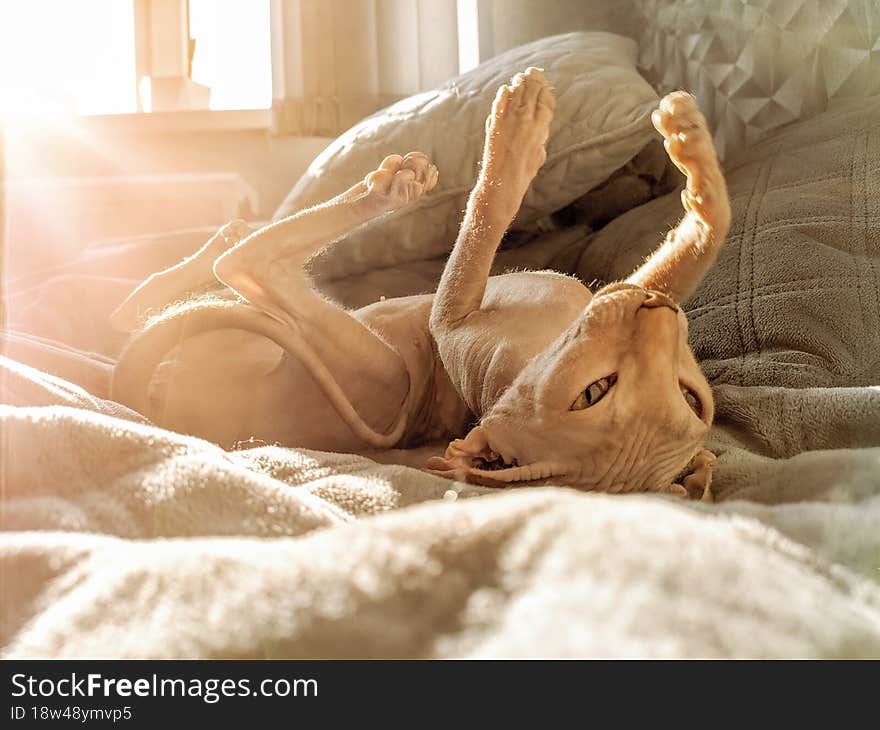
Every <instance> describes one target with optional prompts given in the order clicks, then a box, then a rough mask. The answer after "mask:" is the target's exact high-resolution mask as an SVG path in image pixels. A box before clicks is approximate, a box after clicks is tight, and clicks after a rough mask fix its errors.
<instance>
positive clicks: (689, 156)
mask: <svg viewBox="0 0 880 730" xmlns="http://www.w3.org/2000/svg"><path fill="white" fill-rule="evenodd" d="M651 120H652V122H653V123H654V126H655V127H656V128H657V131H658V132H660V134H662V135H663V137H664V143H663V144H664V146H665V147H666V152H667V153H668V154H669V158H670V159H671V160H672V162H673V163H675V166H676V167H678V169H679V170H681V172H682V173H683V174H684V175H685V176H686V177H687V186H686V188H685V190H684V191H683V192H682V196H681V198H682V205H683V206H684V207H685V209H686V210H688V211H690V212H693V213H695V214H696V215H697V216H698V217H699V218H700V219H701V220H702V221H703V223H704V224H706V225H707V226H709V227H712V228H723V227H724V226H727V225H729V220H730V205H729V201H728V198H727V186H726V184H725V182H724V175H723V174H722V172H721V168H720V166H719V164H718V157H717V155H716V154H715V145H714V144H713V142H712V136H711V134H710V133H709V128H708V126H707V125H706V119H705V117H704V116H703V115H702V113H701V112H700V109H699V107H698V106H697V102H696V99H694V97H693V96H691V95H690V94H688V93H687V92H684V91H676V92H673V93H671V94H668V95H667V96H665V97H664V98H663V99H662V100H661V101H660V105H659V107H658V108H657V109H656V110H655V111H654V113H653V114H652V115H651Z"/></svg>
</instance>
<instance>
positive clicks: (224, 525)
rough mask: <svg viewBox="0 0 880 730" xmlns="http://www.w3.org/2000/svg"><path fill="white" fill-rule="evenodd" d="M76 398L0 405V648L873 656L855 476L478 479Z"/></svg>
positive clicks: (876, 629) (114, 652) (33, 388)
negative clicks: (275, 442) (607, 483)
mask: <svg viewBox="0 0 880 730" xmlns="http://www.w3.org/2000/svg"><path fill="white" fill-rule="evenodd" d="M3 373H4V377H3V378H2V379H0V382H2V383H4V393H3V396H4V399H6V398H8V397H11V396H10V391H14V392H15V393H18V394H21V393H23V392H24V391H25V390H26V389H28V388H29V389H30V397H36V396H35V393H36V392H38V391H40V390H42V391H43V402H44V403H48V402H49V401H51V400H52V399H53V398H55V399H56V400H57V402H58V403H66V402H72V401H69V400H65V398H72V397H74V396H75V395H76V393H74V394H73V395H70V394H67V395H65V393H64V390H63V389H61V390H60V391H58V392H56V393H55V394H54V395H53V394H52V392H51V387H52V386H54V387H57V386H58V384H57V383H54V384H53V383H48V384H47V383H46V382H45V377H41V376H40V374H39V373H38V372H37V371H34V370H32V369H30V368H26V367H24V366H21V365H18V364H15V363H12V362H10V361H6V362H5V363H4V369H3ZM80 405H81V407H78V408H74V407H71V406H70V405H42V406H38V407H13V406H0V435H2V459H3V470H2V472H0V473H2V475H3V483H2V488H3V494H4V499H3V502H2V505H3V509H2V513H0V520H2V527H3V530H4V531H3V532H2V533H0V565H2V568H0V575H2V577H3V578H2V580H3V599H2V616H3V620H2V622H0V647H2V655H3V656H5V657H7V658H8V657H22V656H28V657H45V656H49V657H94V656H102V657H107V656H112V657H240V658H244V657H255V658H259V657H274V658H278V657H459V656H467V657H499V656H501V657H579V656H612V657H614V656H643V657H730V656H753V657H777V656H804V657H870V656H874V657H876V656H880V584H878V580H877V571H878V568H880V531H878V530H877V529H876V526H877V524H880V495H877V494H876V493H875V494H872V495H868V494H862V495H858V494H854V493H851V494H843V493H839V494H838V497H841V498H842V499H839V500H838V501H834V502H830V503H819V502H803V503H795V504H787V505H779V506H773V507H770V506H762V505H759V504H755V503H750V502H743V501H735V502H728V503H725V504H720V505H703V504H699V503H688V502H683V501H681V500H677V499H674V498H672V497H665V496H658V495H634V496H624V497H621V496H609V495H602V494H585V493H579V492H575V491H573V490H569V489H562V488H542V489H511V490H504V491H500V490H499V491H496V490H490V489H486V488H481V487H473V486H465V485H462V484H453V483H450V482H448V481H446V480H443V479H440V478H438V477H433V476H430V475H428V474H425V473H422V472H418V471H415V470H413V469H409V468H406V467H402V466H395V465H380V464H377V463H376V462H374V461H371V460H369V459H366V458H364V457H360V456H352V455H344V454H325V453H319V452H309V451H303V450H298V449H282V448H277V447H271V446H263V447H257V448H253V449H249V450H244V451H240V452H233V453H229V452H224V451H222V450H221V449H219V448H218V447H216V446H213V445H211V444H208V443H207V442H204V441H200V440H199V439H195V438H190V437H186V436H180V435H176V434H172V433H170V432H167V431H163V430H161V429H157V428H155V427H152V426H149V425H146V424H143V423H138V422H135V421H134V420H127V419H123V418H120V417H118V416H113V415H108V414H107V411H106V406H105V405H104V404H102V403H100V402H96V403H94V404H92V405H91V406H90V407H83V406H84V405H85V404H80ZM444 495H445V498H444ZM477 497H478V498H477Z"/></svg>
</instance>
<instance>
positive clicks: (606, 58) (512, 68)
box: [274, 32, 658, 278]
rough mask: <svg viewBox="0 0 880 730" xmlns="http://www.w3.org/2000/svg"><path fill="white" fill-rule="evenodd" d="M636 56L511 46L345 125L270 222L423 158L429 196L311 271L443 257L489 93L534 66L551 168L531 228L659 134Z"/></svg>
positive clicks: (542, 43) (570, 40) (469, 177)
mask: <svg viewBox="0 0 880 730" xmlns="http://www.w3.org/2000/svg"><path fill="white" fill-rule="evenodd" d="M636 53H637V48H636V44H635V42H634V41H633V40H631V39H629V38H625V37H623V36H619V35H615V34H613V33H598V32H591V33H568V34H565V35H559V36H553V37H549V38H542V39H541V40H538V41H535V42H533V43H529V44H526V45H523V46H519V47H518V48H514V49H512V50H510V51H508V52H506V53H504V54H502V55H500V56H497V57H495V58H492V59H490V60H489V61H487V62H485V63H483V64H482V65H480V66H479V67H477V68H475V69H474V70H472V71H470V72H469V73H466V74H464V75H463V76H459V77H458V78H455V79H453V80H451V81H449V82H447V83H446V84H444V85H443V86H441V87H440V88H438V89H435V90H433V91H427V92H424V93H422V94H418V95H416V96H412V97H410V98H408V99H404V100H403V101H400V102H398V103H397V104H394V105H393V106H390V107H388V108H387V109H384V110H382V111H380V112H377V113H376V114H374V115H372V116H371V117H368V118H367V119H365V120H363V121H362V122H360V123H359V124H357V125H355V126H354V127H352V128H351V129H350V130H348V131H347V132H345V133H344V134H343V135H341V136H340V137H339V138H338V139H336V141H335V142H333V143H332V144H331V145H330V146H329V147H327V149H326V150H324V152H323V153H322V154H321V155H320V156H319V157H318V158H317V159H316V160H315V161H314V162H313V163H312V165H311V166H310V167H309V169H308V171H307V172H306V173H305V175H303V177H302V178H301V179H300V180H299V182H298V183H297V184H296V186H295V187H294V189H293V190H292V191H291V193H290V194H289V195H288V196H287V199H286V200H285V201H284V202H283V203H282V204H281V207H280V208H279V209H278V211H277V212H276V213H275V216H274V217H275V218H276V219H277V218H280V217H283V216H285V215H290V214H291V213H293V212H296V211H297V210H301V209H303V208H306V207H309V206H312V205H315V204H317V203H320V202H323V201H325V200H328V199H330V198H332V197H333V196H335V195H338V194H339V193H340V192H342V191H343V190H345V189H346V188H347V187H348V186H350V185H352V184H353V183H355V182H356V181H357V180H359V179H361V178H363V176H364V175H365V174H366V173H368V172H369V171H370V170H373V169H375V167H376V166H377V165H378V164H379V162H381V160H382V159H383V158H384V157H385V156H386V155H388V154H392V153H401V154H405V153H406V152H409V151H411V150H421V151H422V152H425V153H427V154H428V155H430V156H431V157H432V159H433V160H434V162H435V163H436V165H437V167H438V169H439V171H440V179H439V183H438V185H437V187H436V188H435V190H433V191H432V192H431V193H430V194H429V195H427V196H426V197H424V198H423V199H422V200H420V201H418V202H417V203H415V204H414V205H412V206H409V207H407V208H406V209H404V210H402V211H400V212H398V213H395V214H392V215H390V216H387V217H385V218H384V219H382V220H380V221H376V222H374V223H373V224H371V225H369V226H365V227H364V228H362V229H360V230H359V231H356V232H355V233H353V234H351V235H349V236H348V237H347V238H346V239H345V242H344V244H343V245H340V246H336V247H334V248H333V249H331V251H330V252H329V253H328V254H325V255H324V256H323V257H321V259H320V260H319V261H318V262H316V266H315V268H316V273H317V274H318V275H319V276H320V277H321V278H324V277H327V278H337V277H341V276H347V275H351V274H356V273H360V272H363V271H369V270H372V269H374V268H377V267H381V266H392V265H395V264H398V263H405V262H410V261H418V260H424V259H429V258H435V257H437V256H442V255H444V254H446V253H447V252H448V251H449V250H450V249H451V247H452V244H453V243H454V241H455V237H456V234H457V232H458V227H459V224H460V222H461V217H462V213H463V211H464V207H465V203H466V201H467V195H468V193H469V191H470V189H471V188H472V186H473V184H474V181H475V180H476V176H477V173H478V170H479V162H480V157H481V154H482V147H483V135H484V128H485V120H486V115H487V114H488V112H489V110H490V108H491V105H492V100H493V99H494V97H495V93H496V91H497V89H498V87H499V86H500V85H501V84H504V83H506V82H507V81H509V79H510V77H511V76H512V75H513V74H514V73H516V72H517V71H522V70H524V69H525V68H527V67H528V66H538V67H540V68H543V69H544V70H545V74H546V76H547V78H548V79H549V81H550V83H551V84H552V85H553V86H554V88H555V93H556V99H557V108H556V116H555V118H554V121H553V124H552V126H551V129H550V139H549V140H548V143H547V161H546V163H545V164H544V166H543V168H542V169H541V171H540V172H539V173H538V176H537V178H536V179H535V181H534V183H533V184H532V187H531V188H530V190H529V192H528V193H527V195H526V198H525V200H524V203H523V207H522V210H521V212H520V214H519V216H518V217H517V220H516V222H515V224H514V228H519V229H529V228H531V227H532V226H533V224H534V223H535V221H536V220H537V219H539V218H540V217H542V216H544V215H546V214H548V213H552V212H553V211H555V210H558V209H559V208H562V207H564V206H565V205H567V204H569V203H570V202H571V201H573V200H575V199H576V198H578V197H580V196H581V195H583V194H584V193H585V192H586V191H588V190H590V189H592V188H593V187H595V186H596V185H598V184H600V183H602V182H603V181H604V180H605V179H606V178H608V177H609V175H611V174H612V173H613V172H615V171H616V170H617V169H619V168H620V167H622V166H623V165H625V164H626V163H627V162H628V161H629V160H630V159H631V158H632V157H634V156H635V155H636V154H637V153H638V152H639V151H640V150H641V149H642V148H643V147H644V146H645V144H647V143H648V142H649V141H650V140H651V139H653V137H654V136H655V132H654V130H653V127H652V125H651V122H650V112H651V111H652V109H653V108H654V107H655V106H656V105H657V101H658V98H657V95H656V93H655V92H654V90H653V88H652V87H651V86H650V84H648V83H647V82H646V81H645V80H644V79H643V78H642V77H641V76H640V75H639V74H638V72H637V71H636V67H635V66H636Z"/></svg>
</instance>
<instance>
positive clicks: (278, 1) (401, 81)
mask: <svg viewBox="0 0 880 730" xmlns="http://www.w3.org/2000/svg"><path fill="white" fill-rule="evenodd" d="M271 25H272V87H273V88H272V96H273V103H272V107H273V115H272V116H273V126H274V129H275V131H277V132H278V133H280V134H299V135H321V136H334V135H336V134H339V133H340V132H342V131H344V130H345V129H347V128H348V127H350V126H351V125H352V124H354V123H355V122H356V121H358V120H359V119H362V118H363V117H365V116H367V115H369V114H371V113H373V112H374V111H376V110H378V109H381V108H382V107H384V106H387V105H388V104H391V103H393V102H394V101H397V100H398V99H401V98H403V97H406V96H409V95H411V94H415V93H418V92H419V91H424V90H426V89H430V88H432V87H434V86H437V85H439V84H441V83H443V82H444V81H446V80H447V79H449V78H452V77H453V76H457V75H458V74H459V73H463V72H464V71H467V70H469V69H470V68H472V67H473V66H475V65H477V63H479V62H481V61H484V60H486V59H487V58H489V57H491V56H493V55H496V54H498V53H502V52H504V51H506V50H507V49H509V48H512V47H514V46H517V45H520V44H522V43H526V42H528V41H531V40H534V39H536V38H540V37H542V36H546V35H554V34H556V33H566V32H569V31H575V30H610V31H614V32H617V33H623V34H625V35H630V36H632V37H635V36H636V34H637V31H638V27H637V26H638V21H637V20H636V16H635V15H634V13H633V12H632V2H631V0H592V1H591V2H584V1H583V0H553V2H550V1H549V0H271Z"/></svg>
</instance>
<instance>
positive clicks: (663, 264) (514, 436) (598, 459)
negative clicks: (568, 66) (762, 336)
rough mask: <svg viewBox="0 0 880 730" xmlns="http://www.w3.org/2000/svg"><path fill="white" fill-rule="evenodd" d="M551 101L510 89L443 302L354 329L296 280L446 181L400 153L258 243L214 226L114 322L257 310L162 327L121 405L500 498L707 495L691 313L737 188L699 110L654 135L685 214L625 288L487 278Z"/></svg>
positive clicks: (536, 92) (122, 382) (204, 430)
mask: <svg viewBox="0 0 880 730" xmlns="http://www.w3.org/2000/svg"><path fill="white" fill-rule="evenodd" d="M554 108H555V100H554V97H553V93H552V91H551V89H550V87H549V86H548V84H547V81H546V79H545V77H544V75H543V73H542V72H541V70H540V69H536V68H529V69H528V70H526V71H525V72H524V73H519V74H517V75H516V76H514V77H513V79H512V80H511V82H510V84H509V85H505V86H502V87H501V88H500V89H499V90H498V94H497V96H496V98H495V101H494V104H493V106H492V111H491V113H490V114H489V117H488V119H487V120H486V141H485V147H484V151H483V161H482V168H481V170H480V173H479V177H478V179H477V182H476V185H475V186H474V188H473V190H472V192H471V194H470V199H469V201H468V205H467V210H466V213H465V216H464V220H463V222H462V225H461V230H460V233H459V235H458V239H457V241H456V242H455V246H454V248H453V250H452V253H451V255H450V257H449V260H448V262H447V264H446V268H445V270H444V272H443V276H442V278H441V280H440V284H439V288H438V289H437V292H436V294H434V295H421V296H410V297H400V298H395V299H388V300H383V301H381V302H377V303H375V304H372V305H370V306H367V307H364V308H362V309H359V310H357V311H353V312H349V311H346V310H344V309H342V308H340V307H339V306H337V305H335V304H333V303H332V302H330V301H327V300H326V299H324V298H323V297H321V295H320V294H318V293H317V292H316V291H315V290H314V289H313V287H312V286H311V284H310V281H309V280H308V278H307V276H306V274H305V273H304V271H303V264H304V263H305V262H306V261H307V259H309V258H310V257H312V256H313V255H314V254H316V253H317V252H318V251H320V250H321V249H323V248H324V247H325V246H327V245H328V244H330V243H331V242H332V241H334V240H336V239H338V238H340V237H342V236H344V235H345V234H346V233H348V232H349V231H351V230H353V229H354V228H356V227H357V226H360V225H362V224H364V223H366V222H368V221H370V220H372V219H374V218H376V217H378V216H381V215H384V214H386V213H388V212H391V211H394V210H397V209H399V208H401V207H402V206H405V205H408V204H409V203H411V202H413V201H414V200H416V199H417V198H419V197H420V196H422V195H425V194H426V193H428V192H429V191H430V190H431V189H432V188H433V187H434V185H435V184H436V182H437V168H436V167H435V166H434V165H433V164H432V163H431V161H430V160H429V159H428V157H427V156H426V155H424V154H422V153H419V152H411V153H409V154H408V155H406V156H405V157H401V156H399V155H391V156H390V157H387V158H386V159H385V160H384V161H383V162H382V164H381V165H380V166H379V168H378V169H377V170H375V171H373V172H371V173H370V174H369V175H367V177H366V178H365V179H364V180H363V181H362V182H359V183H357V184H356V185H354V186H353V187H352V188H350V189H349V190H347V191H346V192H344V193H342V194H341V195H339V196H338V197H336V198H333V199H332V200H330V201H329V202H327V203H324V204H322V205H319V206H316V207H314V208H310V209H308V210H304V211H301V212H299V213H297V214H295V215H292V216H290V217H288V218H285V219H283V220H280V221H278V222H276V223H273V224H271V225H268V226H266V227H264V228H261V229H259V230H257V231H256V232H254V233H251V231H250V228H249V227H248V226H246V225H245V224H244V223H242V222H233V223H231V224H227V225H226V226H224V227H223V228H222V229H221V230H220V231H219V233H218V234H217V235H215V236H214V238H212V239H211V240H210V241H209V242H208V243H207V244H205V246H204V247H203V248H202V249H201V250H200V251H198V252H197V253H196V254H194V255H193V256H191V257H190V258H188V259H186V260H185V261H183V262H181V263H180V264H178V265H177V266H175V267H172V268H171V269H168V270H166V271H164V272H160V273H159V274H155V275H154V276H152V277H150V279H148V280H147V281H146V282H144V284H142V285H141V286H140V287H139V288H138V289H137V290H135V292H134V293H133V294H132V295H131V296H130V297H129V299H128V300H126V302H125V303H124V304H123V305H122V306H121V307H120V308H119V309H118V310H117V312H116V313H114V317H113V320H114V323H115V324H116V325H117V326H119V327H123V328H126V329H135V328H137V326H138V315H139V314H140V313H142V312H143V311H145V310H146V309H149V308H150V307H161V306H162V305H165V304H167V303H168V302H170V301H174V300H175V299H181V298H182V297H185V296H186V295H187V294H188V293H189V292H192V291H193V290H196V289H198V288H199V287H201V286H204V285H206V284H208V283H209V282H212V281H213V282H214V283H215V284H216V283H217V280H219V282H222V283H223V284H225V285H227V286H228V287H229V288H230V289H232V290H233V291H234V292H235V293H237V294H238V295H239V297H240V298H243V299H244V300H246V301H245V302H242V301H241V300H240V299H238V298H235V299H228V298H227V299H224V298H222V297H212V296H207V297H202V298H191V299H190V300H189V301H182V302H179V303H178V304H174V305H172V306H170V307H166V308H165V309H164V311H162V312H161V314H160V315H158V316H157V317H154V318H153V319H152V320H151V321H150V322H149V323H148V324H147V326H146V327H145V328H144V329H143V330H141V331H140V332H139V333H138V334H137V335H136V336H135V337H134V339H133V340H132V341H131V342H130V343H129V345H128V346H127V348H126V349H125V350H124V352H123V353H122V356H121V358H120V360H119V362H118V364H117V366H116V369H115V373H114V383H113V396H114V398H115V399H117V400H119V401H121V402H122V403H125V404H127V405H129V406H131V407H133V408H135V409H136V410H138V411H140V412H141V413H143V414H144V415H146V416H148V417H149V418H151V419H152V420H153V421H154V422H156V423H157V424H159V425H161V426H164V427H167V428H171V429H174V430H177V431H183V432H187V433H191V434H194V435H198V436H201V437H204V438H207V439H210V440H212V441H214V442H216V443H218V444H221V445H223V446H225V447H232V446H233V445H235V444H236V443H237V442H240V441H247V440H249V439H254V438H255V439H259V440H262V441H267V442H276V443H280V444H283V445H289V446H300V447H305V448H313V449H320V450H325V451H355V452H356V451H364V450H369V449H377V448H392V447H396V448H408V447H414V446H418V445H420V444H424V443H429V442H432V441H437V440H449V439H451V442H450V443H449V446H448V448H447V449H446V453H445V456H442V457H440V456H437V457H434V458H431V459H430V460H429V461H428V463H427V465H426V468H427V469H428V470H429V471H431V472H433V473H435V474H440V475H443V476H446V477H450V478H454V479H458V480H462V481H469V482H475V483H481V484H486V485H492V486H504V485H510V484H513V483H517V484H531V485H534V484H543V483H548V482H549V483H552V484H561V485H572V486H576V487H579V488H582V489H586V490H597V491H608V492H629V491H645V490H651V491H660V492H670V493H674V494H678V495H681V496H685V497H687V496H690V497H693V498H703V499H708V498H711V492H710V490H709V484H710V480H711V472H712V465H713V462H714V456H713V455H712V454H711V453H709V452H708V451H705V450H704V449H703V446H702V445H703V439H704V437H705V434H706V432H707V430H708V429H709V426H710V425H711V423H712V416H713V401H712V393H711V390H710V388H709V385H708V383H707V382H706V380H705V378H704V377H703V375H702V374H701V372H700V368H699V366H698V364H697V362H696V360H695V358H694V356H693V354H692V352H691V350H690V348H689V347H688V342H687V339H688V330H687V320H686V319H685V315H684V313H683V312H682V310H681V309H680V308H679V306H678V305H677V304H676V302H677V301H682V300H683V299H685V298H687V297H688V296H689V295H690V294H691V293H692V292H693V291H694V289H695V288H696V286H697V285H698V283H699V282H700V280H701V278H702V276H703V275H704V273H705V272H706V271H707V270H708V269H709V267H710V266H711V265H712V263H713V261H714V260H715V257H716V255H717V252H718V249H719V248H720V246H721V243H722V241H723V240H724V237H725V235H726V234H727V231H728V228H729V226H730V206H729V202H728V196H727V188H726V185H725V182H724V178H723V175H722V173H721V170H720V168H719V165H718V162H717V159H716V155H715V149H714V147H713V144H712V140H711V137H710V135H709V133H708V131H707V128H706V123H705V119H704V118H703V116H702V114H701V113H700V111H699V110H698V108H697V105H696V103H695V101H694V99H693V98H692V97H691V96H690V95H689V94H687V93H684V92H676V93H673V94H670V95H669V96H667V97H665V98H664V99H663V100H662V101H661V102H660V105H659V108H658V109H657V110H656V111H655V112H654V114H653V122H654V125H655V126H656V128H657V129H658V131H659V132H660V133H661V134H662V135H663V136H664V138H665V146H666V150H667V152H668V154H669V156H670V158H671V159H672V160H673V162H674V163H675V164H676V165H677V166H678V167H679V169H680V170H681V171H682V172H683V173H684V174H685V175H686V176H687V186H686V188H685V190H684V191H683V193H682V202H683V204H684V209H685V215H684V218H683V219H682V220H681V222H680V223H679V224H678V226H677V227H676V228H675V229H674V230H672V231H671V232H670V233H669V234H668V236H667V237H666V240H665V241H664V242H663V244H662V245H661V246H660V247H659V248H658V249H657V250H656V251H655V252H654V254H653V255H652V256H651V257H650V258H648V259H647V261H646V262H645V263H644V264H643V265H642V266H641V267H640V268H638V269H637V270H636V271H635V272H634V273H633V274H631V275H630V276H629V278H627V279H626V280H625V281H621V282H617V283H613V284H611V285H609V286H606V287H604V288H602V289H600V290H599V291H597V292H595V293H591V292H590V291H589V290H588V289H587V288H586V287H585V286H583V285H582V284H581V283H580V282H579V281H577V280H576V279H574V278H572V277H569V276H565V275H562V274H558V273H552V272H548V271H542V272H519V273H510V274H505V275H503V276H492V277H490V276H489V270H490V266H491V264H492V261H493V258H494V256H495V252H496V250H497V248H498V246H499V244H500V243H501V239H502V236H503V234H504V232H505V231H506V229H507V227H508V226H509V225H510V223H511V221H512V220H513V218H514V216H515V215H516V213H517V211H518V209H519V207H520V204H521V202H522V199H523V196H524V195H525V193H526V190H527V189H528V187H529V184H530V183H531V181H532V179H533V178H534V176H535V174H536V173H537V172H538V169H539V168H540V167H541V165H542V164H543V162H544V159H545V157H546V152H545V149H544V145H545V143H546V141H547V137H548V133H549V127H550V121H551V119H552V117H553V112H554Z"/></svg>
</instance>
